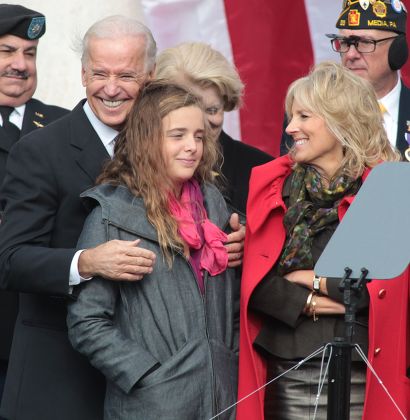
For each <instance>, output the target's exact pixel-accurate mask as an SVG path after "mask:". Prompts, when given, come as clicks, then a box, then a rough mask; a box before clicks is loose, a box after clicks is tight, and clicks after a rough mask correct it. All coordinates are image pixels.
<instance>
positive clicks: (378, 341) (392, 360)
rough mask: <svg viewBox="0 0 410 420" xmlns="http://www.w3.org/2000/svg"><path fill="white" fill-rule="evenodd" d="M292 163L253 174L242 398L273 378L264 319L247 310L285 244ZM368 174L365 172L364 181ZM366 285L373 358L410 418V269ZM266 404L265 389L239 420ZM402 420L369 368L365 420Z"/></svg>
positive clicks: (258, 418)
mask: <svg viewBox="0 0 410 420" xmlns="http://www.w3.org/2000/svg"><path fill="white" fill-rule="evenodd" d="M291 165H292V162H291V160H290V159H289V157H288V156H283V157H281V158H278V159H275V160H274V161H272V162H270V163H267V164H265V165H262V166H259V167H256V168H254V169H253V171H252V176H251V180H250V188H249V198H248V207H247V223H246V238H245V254H244V263H243V275H242V286H241V287H242V289H241V325H240V350H239V388H238V400H240V399H241V398H243V397H245V396H246V395H248V394H250V393H251V392H253V391H254V390H256V389H257V388H259V387H261V386H262V385H263V384H265V383H266V381H267V380H269V379H271V378H266V365H265V362H264V360H263V358H262V357H260V356H259V354H258V352H256V351H255V350H254V348H253V342H254V340H255V338H256V336H257V335H258V333H259V331H260V328H261V320H260V319H259V317H258V316H257V315H255V314H254V313H252V312H251V311H248V303H249V298H250V296H251V294H252V292H253V290H254V289H255V287H256V286H257V284H258V283H259V282H260V281H261V280H262V279H263V277H264V276H265V275H266V274H267V273H268V272H269V270H270V269H271V268H272V267H273V265H274V264H275V262H276V260H277V259H278V257H279V256H280V253H281V251H282V248H283V245H284V241H285V236H286V234H285V229H284V227H283V216H284V214H285V211H286V206H285V204H284V202H283V199H282V189H283V184H284V181H285V179H286V177H287V176H288V175H289V174H290V173H291V171H292V170H291ZM368 173H369V170H366V171H365V173H364V175H363V177H362V179H363V180H365V178H366V177H367V175H368ZM352 201H353V197H349V198H346V199H344V200H343V201H342V203H341V204H340V206H339V219H341V218H342V217H343V216H344V214H345V213H346V211H347V209H348V207H349V205H350V203H351V202H352ZM367 287H368V290H369V295H370V307H369V353H368V358H369V360H370V362H371V364H372V365H373V367H374V369H375V371H376V372H377V374H378V375H379V376H380V378H381V380H382V381H383V383H384V385H385V386H386V387H387V389H388V390H389V392H390V393H391V395H392V396H393V398H394V399H395V401H396V403H397V404H398V406H399V407H400V410H401V411H402V412H403V414H404V415H405V416H406V418H409V417H410V379H409V378H408V377H407V376H406V367H407V366H409V365H410V321H409V301H410V288H409V268H407V270H406V271H405V272H404V273H403V274H402V275H400V276H399V277H397V278H395V279H392V280H377V281H372V282H371V283H369V284H368V286H367ZM263 401H264V389H262V390H260V391H259V392H256V393H254V394H253V395H252V396H251V397H249V398H247V399H245V400H244V401H242V402H240V403H239V404H238V406H237V419H238V420H249V419H252V420H262V419H263V418H264V415H263ZM402 418H403V417H402V416H401V415H400V414H399V413H398V411H397V410H396V408H395V407H394V405H393V403H392V402H391V401H390V399H389V398H388V397H387V395H386V394H385V393H384V391H383V389H382V387H381V386H380V384H379V383H378V381H377V379H376V378H375V377H374V376H373V375H372V374H371V372H370V371H369V370H368V372H367V381H366V398H365V406H364V414H363V419H366V420H374V419H378V420H384V419H386V420H387V419H388V420H396V419H402Z"/></svg>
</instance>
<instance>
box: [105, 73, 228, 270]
mask: <svg viewBox="0 0 410 420" xmlns="http://www.w3.org/2000/svg"><path fill="white" fill-rule="evenodd" d="M189 106H195V107H198V108H200V109H201V110H203V105H202V101H201V99H200V98H198V97H197V96H195V95H194V94H192V93H191V92H190V91H188V90H187V89H186V88H184V87H182V86H180V85H177V84H173V83H169V82H165V81H163V80H156V81H152V82H148V83H147V84H146V85H145V86H144V87H143V88H142V90H141V92H140V94H139V96H138V100H137V101H136V102H135V104H134V106H133V108H132V110H131V112H130V115H129V116H128V119H127V122H126V125H125V127H124V129H123V130H122V131H121V133H120V134H119V136H118V139H117V141H116V144H115V150H114V158H113V159H112V160H111V161H110V162H108V163H107V165H106V166H105V167H104V169H103V172H102V173H101V175H100V176H99V177H98V179H97V184H102V183H109V184H113V185H125V186H126V187H127V188H128V189H129V190H130V191H131V192H132V193H133V194H134V195H135V196H137V197H138V196H139V197H142V198H143V200H144V203H145V207H146V211H147V218H148V220H149V221H150V223H152V224H153V225H154V227H155V228H156V230H157V233H158V239H159V244H160V246H161V249H162V250H163V253H164V256H165V257H166V259H167V261H168V263H169V264H170V265H171V264H172V250H173V249H176V250H179V251H181V250H182V249H183V245H184V244H183V241H182V239H181V237H180V236H179V234H178V226H177V221H176V220H175V219H174V217H173V216H172V215H171V213H170V211H169V207H168V199H169V194H170V193H171V192H172V184H171V181H170V180H169V178H168V175H167V172H166V165H165V161H164V158H163V155H162V144H163V123H162V121H163V118H164V117H165V116H166V115H168V114H169V113H170V112H172V111H174V110H177V109H180V108H183V107H189ZM204 126H205V132H204V137H203V156H202V159H201V161H200V163H199V166H198V168H197V169H196V171H195V174H194V178H195V179H196V180H198V182H199V183H200V184H202V183H204V182H213V173H212V169H213V168H214V167H215V166H217V162H218V160H220V156H221V153H220V151H219V149H218V143H217V142H216V141H215V139H214V137H213V136H212V134H211V132H210V129H209V127H208V124H207V121H206V118H204Z"/></svg>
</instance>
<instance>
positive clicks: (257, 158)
mask: <svg viewBox="0 0 410 420" xmlns="http://www.w3.org/2000/svg"><path fill="white" fill-rule="evenodd" d="M219 141H220V143H221V145H222V154H223V158H224V160H223V165H222V174H223V175H224V177H225V178H226V182H225V183H224V184H225V185H224V186H223V187H222V188H221V190H222V192H223V194H224V197H225V199H226V201H227V202H228V204H229V205H230V207H231V208H232V210H234V211H237V210H239V211H240V212H241V213H243V214H245V212H246V200H247V198H248V191H249V177H250V175H251V170H252V168H253V167H254V166H258V165H263V164H264V163H267V162H270V161H271V160H272V159H273V157H272V156H271V155H268V154H267V153H265V152H262V151H261V150H259V149H257V148H256V147H252V146H249V145H248V144H245V143H242V142H240V141H236V140H233V139H232V138H231V137H230V136H228V134H226V133H225V132H224V131H222V132H221V134H220V136H219Z"/></svg>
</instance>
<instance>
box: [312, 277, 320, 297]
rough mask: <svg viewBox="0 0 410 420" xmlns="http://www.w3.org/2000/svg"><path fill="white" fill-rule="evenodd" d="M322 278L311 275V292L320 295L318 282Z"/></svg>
mask: <svg viewBox="0 0 410 420" xmlns="http://www.w3.org/2000/svg"><path fill="white" fill-rule="evenodd" d="M321 280H322V277H318V276H316V275H315V274H314V275H313V291H315V292H316V293H320V282H321Z"/></svg>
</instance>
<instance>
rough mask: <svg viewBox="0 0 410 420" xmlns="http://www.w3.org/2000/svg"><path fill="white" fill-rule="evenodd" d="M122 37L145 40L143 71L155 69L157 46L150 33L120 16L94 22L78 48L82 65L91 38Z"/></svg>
mask: <svg viewBox="0 0 410 420" xmlns="http://www.w3.org/2000/svg"><path fill="white" fill-rule="evenodd" d="M123 36H143V37H144V38H145V60H144V65H145V71H146V72H151V71H152V70H153V69H154V67H155V58H156V55H157V44H156V42H155V39H154V37H153V35H152V33H151V31H150V30H149V29H148V28H147V27H146V26H145V25H144V24H143V23H141V22H140V21H138V20H136V19H131V18H128V17H125V16H121V15H114V16H108V17H106V18H104V19H101V20H99V21H97V22H95V23H94V24H93V25H92V26H91V27H90V28H89V29H88V31H87V32H86V33H85V35H84V37H83V39H82V41H81V46H80V48H79V50H80V52H81V63H82V65H83V66H84V65H85V64H86V62H87V59H88V48H89V41H90V39H91V38H99V39H101V38H107V39H115V38H119V37H123Z"/></svg>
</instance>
